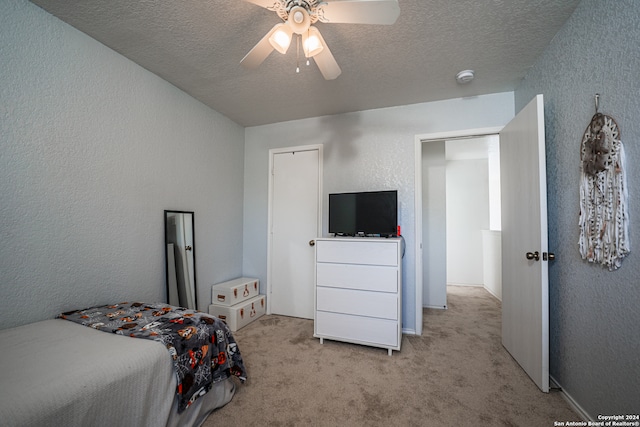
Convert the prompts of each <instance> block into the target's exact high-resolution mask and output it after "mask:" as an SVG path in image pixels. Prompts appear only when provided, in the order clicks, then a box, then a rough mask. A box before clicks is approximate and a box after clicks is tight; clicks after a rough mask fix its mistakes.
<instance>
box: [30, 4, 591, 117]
mask: <svg viewBox="0 0 640 427" xmlns="http://www.w3.org/2000/svg"><path fill="white" fill-rule="evenodd" d="M31 1H32V2H33V3H35V4H37V5H39V6H41V7H42V8H44V9H45V10H47V11H49V12H50V13H52V14H53V15H55V16H57V17H58V18H60V19H62V20H63V21H65V22H67V23H69V24H70V25H72V26H74V27H76V28H78V29H79V30H81V31H83V32H84V33H86V34H88V35H90V36H91V37H93V38H95V39H96V40H98V41H100V42H102V43H103V44H105V45H106V46H109V47H110V48H112V49H114V50H115V51H117V52H119V53H121V54H122V55H124V56H126V57H128V58H129V59H131V60H132V61H134V62H136V63H138V64H140V65H141V66H142V67H144V68H146V69H148V70H149V71H151V72H153V73H155V74H157V75H158V76H160V77H162V78H163V79H165V80H167V81H169V82H170V83H172V84H173V85H175V86H177V87H178V88H180V89H182V90H184V91H185V92H187V93H189V94H190V95H192V96H193V97H194V98H196V99H198V100H200V101H201V102H203V103H204V104H206V105H208V106H210V107H211V108H213V109H214V110H216V111H218V112H220V113H222V114H224V115H225V116H227V117H228V118H230V119H232V120H233V121H235V122H237V123H238V124H240V125H242V126H255V125H261V124H267V123H275V122H281V121H287V120H294V119H301V118H307V117H316V116H323V115H330V114H339V113H345V112H351V111H360V110H368V109H373V108H382V107H392V106H398V105H407V104H414V103H420V102H430V101H436V100H442V99H450V98H460V97H469V96H476V95H482V94H487V93H496V92H506V91H512V90H514V89H515V87H516V86H517V84H518V82H519V81H520V80H521V79H522V78H523V77H524V75H525V73H526V72H527V70H528V69H529V67H531V66H532V65H533V64H534V62H535V61H536V59H537V57H538V56H539V55H540V54H541V53H542V52H543V51H544V49H545V47H546V46H547V45H548V44H549V42H550V41H551V39H552V38H553V36H554V35H555V34H556V33H557V31H558V30H559V29H560V28H561V27H562V25H563V24H564V22H565V21H566V20H567V19H568V18H569V16H570V15H571V13H572V12H573V11H574V9H575V7H576V6H577V4H578V3H579V1H580V0H399V4H400V17H399V18H398V20H397V21H396V23H395V24H394V25H391V26H383V25H357V24H326V23H321V22H318V23H317V24H316V26H317V27H318V29H319V30H320V31H321V33H322V35H323V37H324V39H325V41H326V42H327V44H328V46H329V48H330V49H331V52H332V53H333V56H334V57H335V59H336V60H337V62H338V64H339V65H340V67H341V68H342V74H341V75H340V76H339V77H338V78H337V79H336V80H331V81H326V80H324V79H323V78H322V75H321V74H320V72H319V71H318V69H317V67H316V66H315V64H314V63H313V61H312V63H311V65H310V66H309V67H306V66H304V63H302V66H301V72H300V73H299V74H296V72H295V68H296V49H295V46H292V48H290V49H289V52H288V53H287V54H286V55H281V54H279V53H278V52H276V51H274V52H272V53H271V55H270V56H269V57H268V58H267V59H266V60H265V61H264V63H262V65H261V66H260V67H258V68H257V69H254V70H248V69H245V68H244V67H242V66H241V65H240V60H241V59H242V58H243V57H244V55H245V54H246V53H247V52H248V51H249V50H250V49H251V48H252V47H253V46H254V45H255V44H256V43H257V42H258V41H259V40H260V39H261V38H262V36H263V35H264V34H266V33H267V31H269V30H270V29H271V28H272V27H273V25H275V24H276V23H278V22H282V21H281V20H280V18H278V16H277V15H276V13H275V12H270V11H268V10H266V9H263V8H261V7H259V6H256V5H255V4H252V3H248V2H245V1H242V0H197V1H161V0H157V1H154V0H109V1H106V0H31ZM328 1H331V0H328ZM334 1H336V0H334ZM464 69H473V70H475V72H476V78H475V80H474V81H472V82H471V83H469V84H467V85H460V84H458V83H456V81H455V75H456V73H457V72H458V71H461V70H464Z"/></svg>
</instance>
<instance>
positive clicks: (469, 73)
mask: <svg viewBox="0 0 640 427" xmlns="http://www.w3.org/2000/svg"><path fill="white" fill-rule="evenodd" d="M475 75H476V72H475V71H473V70H462V71H460V72H459V73H458V74H456V81H457V82H458V83H460V84H467V83H469V82H470V81H471V80H473V79H474V77H475Z"/></svg>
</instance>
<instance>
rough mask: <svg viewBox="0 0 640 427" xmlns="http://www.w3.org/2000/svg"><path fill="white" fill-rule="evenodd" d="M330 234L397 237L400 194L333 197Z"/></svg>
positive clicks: (377, 192) (364, 194) (341, 194)
mask: <svg viewBox="0 0 640 427" xmlns="http://www.w3.org/2000/svg"><path fill="white" fill-rule="evenodd" d="M329 233H332V234H335V235H337V236H356V235H364V236H378V235H379V236H383V237H392V236H396V235H397V233H398V191H397V190H389V191H366V192H358V193H332V194H329Z"/></svg>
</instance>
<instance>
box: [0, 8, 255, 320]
mask: <svg viewBox="0 0 640 427" xmlns="http://www.w3.org/2000/svg"><path fill="white" fill-rule="evenodd" d="M0 58H2V59H1V60H0V99H1V100H2V101H1V102H0V188H1V191H0V218H2V221H1V222H0V236H1V240H0V241H1V242H2V244H1V245H0V327H1V328H6V327H10V326H14V325H18V324H23V323H27V322H31V321H36V320H41V319H44V318H48V317H52V316H53V315H55V314H56V313H58V312H60V311H62V310H69V309H73V308H81V307H86V306H89V305H92V304H100V303H102V304H104V303H108V302H113V301H119V300H128V299H142V300H151V301H155V300H162V299H164V298H165V284H164V282H165V279H164V231H163V229H164V224H163V210H164V209H179V210H193V211H195V222H196V224H195V232H196V262H197V280H198V281H199V284H200V292H199V294H198V297H199V302H200V304H199V306H200V308H204V307H206V306H207V304H208V303H209V301H210V286H209V285H210V284H212V283H214V282H217V281H221V280H225V279H229V278H232V277H234V276H238V275H240V274H241V271H242V261H241V258H242V239H241V237H240V236H241V234H242V191H243V188H242V179H243V172H242V167H243V156H244V148H243V141H244V130H243V128H242V127H240V126H238V125H237V124H235V123H233V122H232V121H230V120H228V119H226V118H225V117H223V116H221V115H220V114H218V113H216V112H214V111H213V110H211V109H209V108H208V107H205V106H204V105H202V104H201V103H199V102H197V101H195V100H194V99H193V98H191V97H189V96H188V95H186V94H185V93H183V92H181V91H180V90H178V89H176V88H175V87H174V86H172V85H170V84H168V83H167V82H165V81H164V80H161V79H160V78H158V77H157V76H155V75H153V74H151V73H149V72H148V71H146V70H144V69H142V68H141V67H139V66H138V65H136V64H134V63H132V62H131V61H129V60H127V59H125V58H124V57H122V56H120V55H119V54H117V53H115V52H114V51H112V50H110V49H108V48H106V47H105V46H103V45H102V44H100V43H98V42H96V41H95V40H93V39H91V38H89V37H87V36H86V35H84V34H83V33H80V32H79V31H77V30H75V29H74V28H72V27H70V26H68V25H66V24H64V23H63V22H62V21H59V20H58V19H56V18H54V17H52V16H51V15H49V14H48V13H46V12H44V11H43V10H41V9H40V8H38V7H36V6H34V5H33V4H31V3H29V2H27V1H25V0H3V1H2V2H0Z"/></svg>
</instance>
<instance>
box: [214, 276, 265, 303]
mask: <svg viewBox="0 0 640 427" xmlns="http://www.w3.org/2000/svg"><path fill="white" fill-rule="evenodd" d="M258 294H260V284H259V281H258V279H252V278H251V277H240V278H238V279H233V280H229V281H228V282H223V283H218V284H216V285H213V286H212V287H211V303H212V304H218V305H226V306H231V305H235V304H238V303H241V302H242V301H246V300H248V299H249V298H253V297H255V296H257V295H258Z"/></svg>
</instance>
